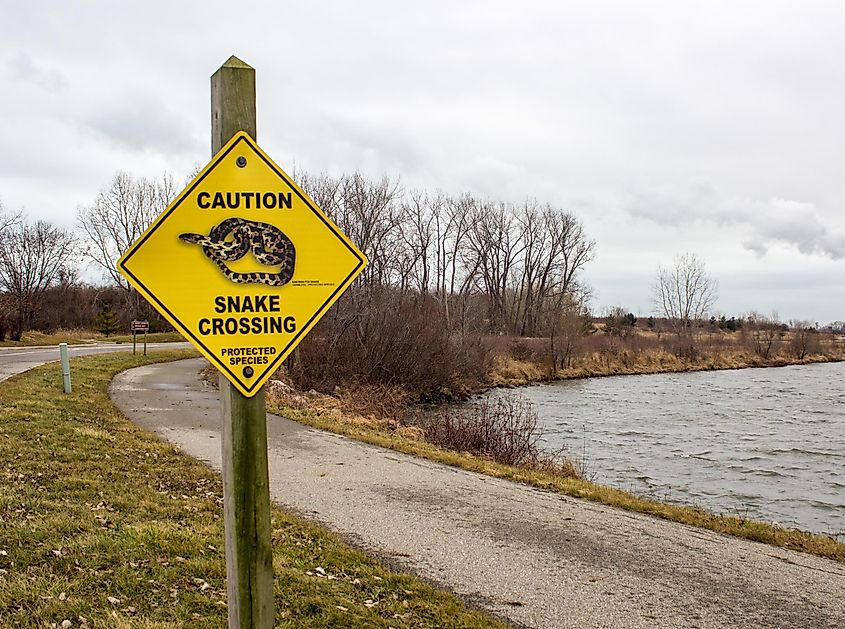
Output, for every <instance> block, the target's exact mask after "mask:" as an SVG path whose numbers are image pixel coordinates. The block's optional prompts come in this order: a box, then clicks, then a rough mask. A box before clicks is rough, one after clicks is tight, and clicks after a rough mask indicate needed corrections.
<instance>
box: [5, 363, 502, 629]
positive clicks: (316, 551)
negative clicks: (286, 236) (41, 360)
mask: <svg viewBox="0 0 845 629" xmlns="http://www.w3.org/2000/svg"><path fill="white" fill-rule="evenodd" d="M192 355H195V353H193V352H191V351H188V350H183V351H166V352H159V351H156V352H151V353H150V354H149V355H148V356H146V357H143V356H129V355H125V354H122V355H117V354H114V355H107V356H102V355H101V356H90V357H84V358H76V359H73V360H72V369H73V387H74V390H73V393H72V394H70V395H65V394H64V393H63V392H62V380H61V377H60V374H59V371H58V368H57V366H56V365H55V364H51V365H46V366H44V367H40V368H37V369H34V370H32V371H30V372H27V373H25V374H21V375H19V376H15V377H13V378H10V379H9V380H7V381H5V382H4V383H2V384H0V626H2V627H51V626H55V627H66V626H70V627H88V628H94V627H118V628H120V627H139V628H142V629H163V628H171V627H192V628H206V627H207V628H214V629H219V628H220V627H225V626H226V623H227V619H226V613H227V612H226V591H225V589H226V586H225V571H226V562H225V553H224V547H223V540H224V532H223V508H222V484H221V481H220V478H219V477H218V476H217V475H216V474H214V473H213V472H212V471H211V470H210V469H209V468H208V467H206V466H205V465H204V464H202V463H200V462H198V461H196V460H195V459H192V458H191V457H188V456H186V455H184V454H182V453H180V452H178V451H177V450H176V449H174V448H173V447H172V446H170V445H167V444H165V443H162V442H161V441H159V440H158V439H157V438H156V437H155V436H154V435H151V434H149V433H146V432H144V431H142V430H140V429H139V428H137V427H136V426H135V425H134V424H132V423H131V422H129V421H128V420H127V419H126V418H124V417H123V416H122V415H121V414H120V412H119V411H118V409H117V408H116V407H115V406H114V405H113V404H112V402H111V401H110V400H109V398H108V394H107V388H108V385H109V382H110V381H111V379H112V377H113V376H114V375H115V374H117V373H118V372H120V371H123V370H124V369H127V368H130V367H135V366H139V365H144V364H149V363H154V362H161V361H165V360H174V359H177V358H186V357H189V356H192ZM271 517H272V531H273V563H274V574H275V604H276V624H277V626H279V627H353V628H354V627H491V626H492V627H504V626H505V625H503V624H502V623H500V622H499V621H497V620H495V619H492V618H490V617H488V616H486V615H484V614H482V613H480V612H477V611H472V610H468V609H467V608H466V607H465V606H464V605H463V604H462V603H461V602H460V601H459V600H458V599H457V598H456V597H454V596H453V595H451V594H449V593H446V592H442V591H440V590H437V589H435V588H433V587H430V586H428V585H426V584H424V583H423V582H421V581H420V580H419V579H417V578H415V577H411V576H408V575H403V574H398V573H395V572H392V571H390V570H388V569H387V568H385V567H384V566H383V565H381V564H380V563H378V562H377V561H375V560H373V559H371V558H369V557H368V556H366V555H365V554H363V553H361V552H358V551H355V550H352V549H351V548H349V547H348V546H346V545H345V544H344V543H342V542H341V541H340V540H339V539H338V538H337V537H336V536H335V535H333V534H331V533H329V532H327V531H326V530H324V529H322V528H321V527H319V526H317V525H314V524H312V523H309V522H306V521H304V520H302V519H300V518H298V517H295V516H292V515H291V514H289V513H286V512H285V511H283V510H281V509H279V508H275V507H274V508H273V509H272V514H271ZM65 621H68V622H67V623H65ZM54 623H55V624H54Z"/></svg>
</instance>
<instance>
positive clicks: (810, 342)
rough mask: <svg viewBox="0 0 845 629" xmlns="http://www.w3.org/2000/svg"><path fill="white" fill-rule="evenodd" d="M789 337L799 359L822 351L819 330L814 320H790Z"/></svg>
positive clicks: (791, 346)
mask: <svg viewBox="0 0 845 629" xmlns="http://www.w3.org/2000/svg"><path fill="white" fill-rule="evenodd" d="M789 337H790V339H789V348H790V349H791V350H792V353H793V355H794V356H795V358H797V359H798V360H804V358H805V357H806V356H808V355H810V354H818V353H820V352H821V343H820V342H819V330H818V328H817V327H816V325H815V324H814V323H813V322H812V321H797V320H792V321H790V322H789Z"/></svg>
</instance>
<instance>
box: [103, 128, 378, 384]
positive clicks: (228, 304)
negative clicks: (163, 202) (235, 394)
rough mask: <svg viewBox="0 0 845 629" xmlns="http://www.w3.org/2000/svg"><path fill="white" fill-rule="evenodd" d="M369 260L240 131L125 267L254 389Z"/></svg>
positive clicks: (219, 363)
mask: <svg viewBox="0 0 845 629" xmlns="http://www.w3.org/2000/svg"><path fill="white" fill-rule="evenodd" d="M366 263H367V260H366V258H365V257H364V255H363V254H362V253H361V252H360V251H359V250H358V248H357V247H356V246H355V245H354V244H353V243H352V242H350V240H349V239H348V238H347V237H346V236H345V235H344V234H343V232H341V231H340V229H339V228H338V227H337V225H335V224H334V223H333V222H332V221H331V219H329V218H328V217H327V216H326V215H325V214H324V213H323V211H322V210H321V209H320V208H319V207H317V205H316V204H315V203H314V201H312V200H311V199H310V198H309V197H308V195H307V194H305V193H304V192H303V191H302V190H301V189H300V188H299V187H298V186H297V185H296V184H295V183H294V182H293V181H292V180H291V178H290V177H288V175H287V174H285V172H284V171H282V169H281V168H279V167H278V166H277V165H276V164H275V163H274V162H273V161H272V160H271V159H270V158H269V157H268V156H267V155H266V154H265V153H264V152H263V151H262V150H261V149H260V148H259V147H258V145H257V144H256V143H255V141H254V140H253V139H252V138H251V137H250V136H249V135H248V134H246V133H243V132H241V133H238V134H237V135H235V136H234V137H233V138H232V139H231V140H230V141H229V142H228V143H227V144H226V145H225V146H224V147H223V148H222V149H221V150H220V151H219V152H218V153H217V155H215V156H214V157H213V158H212V160H211V162H210V163H209V164H208V165H207V166H206V167H205V168H204V169H203V170H202V171H201V172H200V173H199V174H198V175H197V176H196V177H195V178H194V179H193V180H192V181H191V182H190V183H189V184H188V186H187V187H186V188H185V190H183V191H182V192H181V193H180V194H179V195H178V196H177V197H176V199H175V200H174V201H173V202H172V203H171V204H170V205H169V206H168V207H167V208H166V209H165V210H164V212H162V214H161V215H160V216H159V217H158V218H157V219H156V220H155V221H154V222H153V223H152V225H150V227H149V228H148V229H147V230H146V231H145V232H144V233H143V234H142V235H141V237H140V238H139V239H138V240H137V241H136V242H135V243H133V244H132V246H131V247H130V248H129V250H128V251H127V252H126V253H125V254H124V255H123V257H122V258H121V259H120V260H119V261H118V268H119V269H120V271H121V273H122V274H123V275H124V276H125V277H126V279H127V280H128V281H129V282H130V283H131V284H132V286H134V287H135V288H136V289H138V291H139V292H140V293H141V294H142V295H144V297H146V298H147V300H148V301H149V302H150V303H152V304H153V305H154V306H155V308H156V309H157V310H158V311H159V312H160V313H161V314H162V315H163V316H164V317H166V318H167V320H168V321H170V323H172V324H173V325H174V326H175V327H176V328H177V329H178V330H180V331H181V332H182V333H183V334H184V335H185V336H186V337H187V338H188V339H189V340H190V341H191V342H192V343H193V344H194V345H195V346H196V347H197V349H198V350H199V351H200V352H201V353H202V354H203V355H204V356H205V357H206V358H208V359H209V360H210V361H211V363H212V364H213V365H215V366H216V367H217V368H218V369H220V370H221V371H222V372H223V373H224V374H225V375H226V377H227V378H228V379H229V380H230V381H231V382H232V384H233V385H234V386H235V387H236V388H237V389H238V390H239V391H240V392H241V393H243V394H244V395H245V396H247V397H251V396H253V395H255V394H256V393H257V392H258V390H259V389H260V388H261V385H263V384H264V382H266V380H267V379H268V378H269V377H270V376H271V375H272V374H273V373H274V372H275V371H276V369H277V368H278V367H279V365H280V364H281V363H282V361H283V360H284V359H285V358H286V357H287V356H288V355H289V354H290V353H291V352H292V351H293V349H294V348H295V347H296V346H297V345H298V344H299V342H300V341H301V340H302V339H303V338H304V337H305V335H306V334H307V333H308V332H309V330H311V328H313V327H314V325H315V324H316V323H317V321H319V320H320V317H322V316H323V315H324V314H325V313H326V311H327V310H328V309H329V308H330V307H331V305H332V304H333V303H334V302H335V301H336V300H337V298H338V297H340V295H341V294H342V293H343V291H344V290H346V289H347V288H348V287H349V285H350V284H351V283H352V281H353V280H354V279H355V277H356V276H357V275H358V274H359V273H360V272H361V271H362V270H363V268H364V266H365V265H366Z"/></svg>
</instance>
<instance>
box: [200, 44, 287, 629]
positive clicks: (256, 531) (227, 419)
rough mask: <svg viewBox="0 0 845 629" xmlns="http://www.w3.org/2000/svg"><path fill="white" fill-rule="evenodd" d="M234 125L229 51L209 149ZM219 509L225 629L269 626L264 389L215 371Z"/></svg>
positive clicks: (242, 73)
mask: <svg viewBox="0 0 845 629" xmlns="http://www.w3.org/2000/svg"><path fill="white" fill-rule="evenodd" d="M238 131H246V132H247V133H249V134H250V135H251V136H252V137H253V138H255V137H256V136H257V129H256V113H255V70H254V69H253V68H252V67H250V66H249V65H247V64H246V63H244V62H243V61H241V60H240V59H238V58H237V57H234V56H232V57H230V58H229V60H228V61H227V62H226V63H224V64H223V66H222V67H221V68H220V69H219V70H217V72H215V73H214V75H213V76H212V77H211V154H212V156H214V155H215V154H216V153H217V152H218V151H219V150H220V149H221V148H222V147H223V145H225V144H226V142H228V141H229V139H230V138H231V137H232V136H234V135H235V134H236V133H237V132H238ZM220 397H221V400H222V411H223V510H224V517H225V522H226V578H227V584H228V593H229V628H230V629H234V628H237V629H241V628H244V629H245V628H247V627H249V628H253V627H255V628H261V629H263V628H265V627H272V626H273V620H274V612H273V549H272V546H271V535H270V481H269V474H268V471H267V413H266V410H265V407H264V387H262V388H261V390H260V391H259V392H258V393H257V394H256V395H254V396H253V397H246V396H244V395H243V394H241V392H240V391H238V390H237V389H236V388H235V387H234V386H233V385H232V384H231V383H230V382H229V380H228V379H227V378H226V377H225V376H224V375H223V374H222V373H221V374H220Z"/></svg>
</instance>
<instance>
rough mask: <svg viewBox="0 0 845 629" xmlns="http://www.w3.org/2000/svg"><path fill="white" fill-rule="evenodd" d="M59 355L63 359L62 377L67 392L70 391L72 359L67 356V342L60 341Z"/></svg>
mask: <svg viewBox="0 0 845 629" xmlns="http://www.w3.org/2000/svg"><path fill="white" fill-rule="evenodd" d="M59 356H60V358H61V360H62V378H63V379H64V383H65V393H70V392H71V386H70V360H69V359H68V356H67V343H59Z"/></svg>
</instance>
